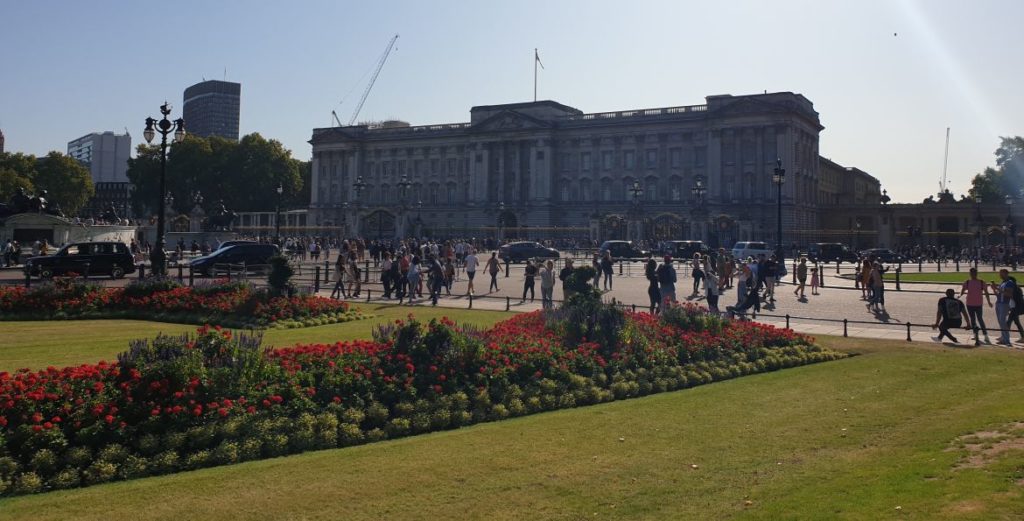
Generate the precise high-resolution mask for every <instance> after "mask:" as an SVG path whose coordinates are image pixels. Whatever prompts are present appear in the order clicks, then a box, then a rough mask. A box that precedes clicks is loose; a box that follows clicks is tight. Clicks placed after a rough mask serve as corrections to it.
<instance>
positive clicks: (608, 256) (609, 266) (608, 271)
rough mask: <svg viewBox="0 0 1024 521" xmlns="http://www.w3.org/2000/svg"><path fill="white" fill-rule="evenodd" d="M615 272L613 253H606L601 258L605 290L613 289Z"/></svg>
mask: <svg viewBox="0 0 1024 521" xmlns="http://www.w3.org/2000/svg"><path fill="white" fill-rule="evenodd" d="M614 272H615V263H614V261H612V252H611V251H605V252H604V257H602V258H601V273H602V274H603V275H604V289H605V291H608V290H610V289H612V275H613V274H614Z"/></svg>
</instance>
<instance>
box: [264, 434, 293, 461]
mask: <svg viewBox="0 0 1024 521" xmlns="http://www.w3.org/2000/svg"><path fill="white" fill-rule="evenodd" d="M263 452H264V454H266V455H267V456H269V457H272V458H273V457H276V456H284V455H285V454H288V436H287V435H286V434H268V435H267V437H266V438H265V439H264V440H263Z"/></svg>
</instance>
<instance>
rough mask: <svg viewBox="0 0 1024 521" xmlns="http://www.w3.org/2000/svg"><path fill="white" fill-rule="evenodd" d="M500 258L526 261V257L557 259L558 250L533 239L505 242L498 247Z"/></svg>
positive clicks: (510, 260) (511, 260)
mask: <svg viewBox="0 0 1024 521" xmlns="http://www.w3.org/2000/svg"><path fill="white" fill-rule="evenodd" d="M498 258H499V259H501V260H503V261H504V260H506V259H507V260H508V262H524V261H526V259H557V258H558V251H557V250H555V249H554V248H548V247H547V246H544V245H543V244H540V243H537V242H533V241H521V242H512V243H509V244H504V245H502V246H501V248H498Z"/></svg>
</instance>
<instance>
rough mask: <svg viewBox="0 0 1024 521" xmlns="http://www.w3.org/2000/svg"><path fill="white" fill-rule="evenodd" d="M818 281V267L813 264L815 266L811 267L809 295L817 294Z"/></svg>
mask: <svg viewBox="0 0 1024 521" xmlns="http://www.w3.org/2000/svg"><path fill="white" fill-rule="evenodd" d="M819 282H820V280H819V279H818V267H817V266H815V267H813V268H811V295H817V294H818V284H819Z"/></svg>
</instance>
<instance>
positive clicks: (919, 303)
mask: <svg viewBox="0 0 1024 521" xmlns="http://www.w3.org/2000/svg"><path fill="white" fill-rule="evenodd" d="M480 257H481V259H483V258H484V255H480ZM332 261H333V257H332ZM332 261H328V262H332ZM587 262H589V261H588V260H587V259H586V258H577V259H575V265H576V266H580V265H582V264H581V263H587ZM362 266H367V264H366V263H361V267H362ZM368 266H369V268H370V269H369V282H368V283H364V284H363V291H362V293H361V295H360V297H359V298H353V299H351V301H352V302H372V303H378V304H379V303H388V302H392V303H395V304H396V305H397V304H398V301H397V300H395V299H391V300H388V299H384V298H383V287H382V285H381V283H380V274H379V271H378V270H377V269H376V268H374V266H373V263H372V262H370V263H369V264H368ZM561 266H562V263H561V262H559V263H558V264H557V265H556V270H557V269H559V268H560V267H561ZM675 266H676V271H677V275H678V282H677V284H676V294H677V296H678V299H679V300H680V301H682V302H694V303H696V304H700V305H705V301H704V297H703V295H701V296H689V294H690V291H691V290H692V288H693V278H692V277H691V276H690V270H689V268H688V267H685V266H682V265H680V264H679V263H675ZM502 268H503V269H504V265H502ZM524 268H525V265H524V264H512V265H511V266H510V273H509V274H508V276H506V275H505V273H501V274H499V276H498V290H497V291H494V292H488V291H487V287H488V284H489V282H490V277H489V276H488V275H487V274H486V273H484V271H483V269H482V267H481V269H480V271H478V272H477V275H476V278H475V281H474V284H475V292H474V296H473V298H470V297H469V295H468V294H467V293H468V292H467V289H468V279H467V277H466V274H465V272H464V271H463V270H461V269H460V270H457V279H456V281H455V283H454V284H453V285H452V290H451V295H447V294H446V293H445V292H444V291H442V298H441V299H440V300H439V301H438V306H441V307H450V308H463V309H465V308H469V307H470V306H472V308H473V309H493V310H505V309H508V310H511V311H533V310H536V309H540V308H541V298H540V278H539V277H538V278H537V281H536V297H535V298H534V299H533V300H532V301H531V300H530V298H529V297H527V299H526V300H525V301H523V300H522V296H523V282H524V279H525V277H524V275H523V274H524ZM960 269H961V273H962V275H963V278H964V280H966V279H967V278H968V275H967V269H968V266H967V265H962V266H960ZM982 269H991V266H989V267H988V268H982ZM903 270H904V272H906V273H916V272H917V271H918V265H916V264H913V265H904V266H903ZM921 270H922V271H924V272H934V271H937V270H938V267H937V266H936V265H935V264H924V265H922V266H921ZM955 270H956V266H955V265H954V264H952V263H949V264H948V265H944V267H943V268H942V271H943V272H949V271H955ZM326 271H328V270H327V269H326V268H325V262H324V261H320V262H318V263H313V262H311V261H305V262H302V263H299V265H298V270H297V273H296V275H295V277H294V279H293V280H294V282H295V283H296V284H297V285H300V286H305V287H312V286H314V283H315V280H314V279H315V278H316V276H317V274H319V276H320V277H321V279H320V280H321V282H320V289H319V294H320V295H322V296H325V297H326V296H329V295H330V293H331V289H332V288H333V286H334V281H333V280H328V281H324V279H323V277H324V273H325V272H326ZM790 272H792V268H790ZM822 273H823V275H824V277H823V279H824V286H823V287H821V288H820V289H819V294H818V295H811V292H810V287H809V286H808V287H807V289H806V291H805V295H806V298H805V299H803V300H800V299H798V298H797V297H796V296H794V295H793V290H794V289H795V287H796V286H795V285H794V283H793V280H792V274H791V273H790V275H789V276H787V277H786V278H785V280H784V281H783V282H782V283H780V285H779V286H778V287H777V289H776V292H775V294H776V301H775V302H774V303H765V304H762V306H761V312H760V313H756V314H755V315H754V316H752V318H753V319H754V320H757V321H758V322H763V323H767V324H772V325H776V326H780V327H784V326H785V325H786V324H787V318H786V317H787V315H788V316H789V319H788V324H789V326H790V327H791V328H792V329H793V330H795V331H798V332H801V333H806V334H810V335H843V334H844V331H845V334H846V335H848V336H851V337H864V338H886V339H902V340H906V339H907V333H908V330H907V323H908V322H909V323H910V324H911V327H910V336H911V338H912V339H913V340H914V341H927V342H931V341H934V340H933V337H934V336H935V335H936V334H937V333H936V332H935V331H934V330H932V329H931V327H930V326H931V324H932V323H934V321H935V309H936V307H935V306H936V302H937V301H938V299H939V298H940V297H941V296H942V293H943V292H944V291H945V290H946V289H947V288H951V287H952V288H956V289H957V291H958V293H959V286H960V285H959V284H930V283H906V282H904V283H901V285H900V286H901V288H900V290H897V289H896V284H895V283H893V282H887V283H886V289H885V310H886V311H885V312H874V311H872V310H871V309H870V307H869V306H868V303H867V301H866V300H863V299H862V293H861V290H860V289H857V288H855V287H854V281H853V279H852V273H853V266H852V265H850V264H843V265H841V267H840V270H839V272H838V273H837V271H836V268H835V265H829V266H828V267H824V268H823V269H822ZM170 274H171V275H172V276H177V274H178V270H177V268H176V267H173V266H172V267H171V269H170ZM135 277H137V274H135V275H133V276H130V277H128V278H125V279H122V280H119V281H112V280H110V279H109V278H101V279H97V280H100V281H102V282H103V283H104V284H109V285H123V284H126V283H127V282H128V281H130V280H133V278H135ZM182 279H183V281H184V282H186V283H187V282H188V270H187V268H185V269H183V270H182ZM196 280H201V279H196ZM251 280H253V281H254V282H262V277H251ZM23 282H24V275H23V273H22V272H21V270H20V269H11V268H7V269H2V270H0V283H6V284H20V283H23ZM33 283H38V279H34V280H33ZM647 286H648V282H647V280H646V279H645V278H644V275H643V264H642V263H641V262H622V263H616V271H615V275H614V276H613V278H612V288H611V289H610V290H608V291H607V292H605V294H604V295H605V299H606V300H607V301H611V300H612V299H614V300H615V302H617V303H620V304H623V305H625V306H627V307H630V308H632V306H636V309H637V310H638V311H642V310H646V309H648V306H649V305H650V301H649V299H648V296H647ZM701 293H702V294H703V291H702V292H701ZM424 294H425V295H426V294H427V292H426V287H424ZM562 298H563V294H562V289H561V283H560V282H556V284H555V289H554V299H555V301H556V302H557V301H560V300H562ZM737 300H738V295H737V293H736V289H735V287H734V288H733V289H727V290H726V291H725V293H724V294H723V295H722V296H721V298H720V299H719V308H720V309H722V310H723V311H724V310H725V307H726V306H731V305H735V304H736V302H737ZM471 301H472V302H471ZM403 305H408V303H403ZM422 305H427V306H429V305H431V304H430V300H429V299H427V298H423V299H420V298H417V299H416V300H415V301H414V304H413V305H412V306H411V307H415V306H422ZM750 316H751V315H748V317H750ZM984 319H985V322H986V325H987V326H988V327H989V328H993V329H994V328H996V327H998V325H997V322H996V318H995V314H994V311H993V308H989V307H987V306H986V307H985V308H984ZM844 320H846V321H847V323H846V324H845V325H844V323H843V321H844ZM971 336H972V335H971V334H970V333H969V332H966V331H963V332H961V333H959V334H958V339H959V340H960V341H961V342H962V343H963V344H964V345H970V342H969V341H970V340H972V338H971ZM996 336H997V333H994V332H992V333H990V337H992V338H993V340H994V339H995V337H996ZM1019 336H1020V335H1019V334H1018V333H1017V332H1012V333H1011V338H1013V339H1017V338H1018V337H1019ZM1015 347H1018V348H1021V349H1024V344H1020V343H1018V344H1016V345H1015Z"/></svg>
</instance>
